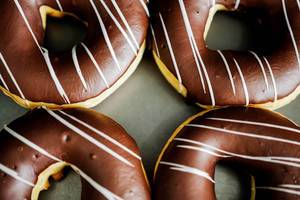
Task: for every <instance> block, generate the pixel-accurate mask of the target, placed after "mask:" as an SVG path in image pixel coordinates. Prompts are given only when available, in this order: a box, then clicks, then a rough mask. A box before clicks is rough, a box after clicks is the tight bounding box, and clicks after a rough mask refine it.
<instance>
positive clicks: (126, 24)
mask: <svg viewBox="0 0 300 200" xmlns="http://www.w3.org/2000/svg"><path fill="white" fill-rule="evenodd" d="M111 2H112V4H113V6H114V7H115V9H116V10H117V13H118V14H119V16H120V18H121V20H122V22H123V23H124V24H125V27H126V28H127V30H128V32H129V34H130V36H131V38H132V39H133V41H134V44H135V45H136V48H137V49H139V48H140V45H139V43H138V41H137V40H136V38H135V36H134V34H133V32H132V29H131V27H130V26H129V24H128V22H127V20H126V18H125V16H124V14H123V12H122V11H121V9H120V7H119V6H118V4H117V2H116V1H115V0H111Z"/></svg>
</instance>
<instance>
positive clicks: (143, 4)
mask: <svg viewBox="0 0 300 200" xmlns="http://www.w3.org/2000/svg"><path fill="white" fill-rule="evenodd" d="M139 1H140V3H141V4H142V6H143V8H144V10H145V12H146V14H147V16H148V17H150V13H149V9H148V6H147V4H146V3H145V2H144V0H139Z"/></svg>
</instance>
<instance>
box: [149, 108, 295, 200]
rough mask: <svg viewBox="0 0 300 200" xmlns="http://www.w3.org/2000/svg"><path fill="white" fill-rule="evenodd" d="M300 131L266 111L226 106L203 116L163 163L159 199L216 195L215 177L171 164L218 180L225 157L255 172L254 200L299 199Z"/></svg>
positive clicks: (157, 187)
mask: <svg viewBox="0 0 300 200" xmlns="http://www.w3.org/2000/svg"><path fill="white" fill-rule="evenodd" d="M226 119H227V121H226ZM228 119H234V120H239V122H237V121H235V122H234V121H228ZM258 123H264V124H258ZM192 124H194V125H200V126H202V127H199V126H198V127H195V126H193V125H192ZM279 126H280V127H279ZM212 128H213V129H212ZM214 128H217V129H214ZM288 129H290V130H288ZM232 131H233V132H232ZM230 132H231V133H230ZM299 133H300V128H299V126H297V125H295V124H294V123H292V122H291V121H289V120H288V119H286V118H284V117H283V116H281V115H279V114H277V113H273V112H271V111H267V110H260V109H255V108H230V109H228V108H226V109H221V110H215V111H210V112H208V113H206V114H204V115H202V116H198V117H196V118H195V119H193V120H192V121H190V122H189V123H188V125H186V126H184V127H183V128H182V129H181V130H180V131H179V133H178V134H177V135H176V137H175V139H173V140H172V142H171V143H170V144H169V145H168V147H167V149H166V151H164V152H163V156H162V158H161V160H159V161H158V162H159V164H158V170H157V171H156V175H155V181H154V182H155V183H154V198H155V199H157V200H158V199H164V200H166V199H186V200H192V199H205V200H214V199H216V196H215V191H214V183H213V180H212V181H211V180H208V179H207V178H204V177H202V176H197V175H195V174H192V173H189V172H191V170H190V169H187V168H185V169H186V171H184V170H181V171H180V169H183V168H181V167H177V169H176V167H174V166H171V165H168V163H173V164H174V163H175V164H181V165H185V166H187V167H193V168H195V169H196V170H201V171H202V173H207V175H208V176H209V177H211V178H212V179H213V177H214V173H215V168H216V165H217V164H218V163H219V162H221V161H222V162H225V163H227V164H229V165H232V166H234V167H235V168H239V169H240V170H242V171H245V172H246V173H249V174H251V175H252V176H254V178H255V185H256V197H255V199H262V200H263V199H273V200H280V199H286V200H292V199H300V196H299V190H298V189H299V183H300V165H299V152H300V143H299V142H300V136H299ZM243 134H244V135H243ZM246 134H248V135H246ZM279 140H281V141H279ZM195 142H196V143H197V142H198V143H199V142H201V143H202V145H200V144H196V143H195ZM289 142H290V143H289ZM293 142H294V144H292V143H293ZM193 148H194V149H193ZM195 148H196V149H195ZM216 154H218V155H216ZM293 159H294V160H293ZM166 162H167V163H166ZM272 162H273V163H272ZM172 167H173V168H172ZM194 172H195V170H194ZM293 187H294V188H293ZM297 188H298V189H297ZM249 190H250V188H249ZM279 190H286V191H279ZM292 192H294V193H295V194H292ZM249 198H250V197H249Z"/></svg>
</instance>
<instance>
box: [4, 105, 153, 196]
mask: <svg viewBox="0 0 300 200" xmlns="http://www.w3.org/2000/svg"><path fill="white" fill-rule="evenodd" d="M65 112H66V113H68V114H69V115H71V116H73V117H76V118H78V119H80V120H82V121H84V122H86V123H88V124H89V125H91V126H93V127H94V128H96V129H98V130H99V131H102V132H103V133H104V134H106V135H107V136H109V137H111V138H113V139H114V140H116V141H118V142H119V143H121V144H122V145H124V146H125V147H127V148H128V149H130V150H131V151H132V152H133V153H135V154H136V155H140V154H139V149H138V147H137V145H136V143H135V141H134V140H133V139H132V138H131V137H130V136H129V135H128V134H127V133H126V132H125V130H124V129H123V128H122V127H121V126H120V125H119V124H117V123H116V122H114V121H113V120H111V119H109V118H108V117H106V116H103V115H101V114H98V113H96V112H93V111H88V110H83V109H76V110H75V109H74V110H65ZM54 113H55V114H57V115H59V116H61V117H62V118H64V119H65V120H67V121H68V122H70V123H71V124H73V125H74V126H76V127H77V128H79V129H81V130H82V131H84V132H85V133H86V134H88V135H89V136H91V137H93V138H94V139H96V140H97V141H98V142H100V143H102V144H103V145H105V146H107V147H108V148H110V149H111V150H112V151H114V152H115V153H116V154H118V155H120V156H122V157H123V158H125V159H126V160H127V161H129V162H130V163H131V164H132V166H129V165H128V164H126V163H124V162H122V161H120V160H118V159H116V158H115V157H114V156H112V155H111V154H109V153H107V152H105V151H103V150H102V149H100V148H98V147H97V146H96V145H94V144H92V143H91V142H89V141H88V140H86V139H85V138H83V137H81V136H80V135H78V134H77V133H76V132H74V131H72V130H71V129H70V128H68V127H66V126H65V125H63V124H62V123H61V122H59V121H58V120H56V119H55V118H54V117H52V116H51V115H50V114H49V113H47V111H45V110H34V111H32V112H29V113H27V114H26V115H25V116H23V117H21V118H19V119H17V120H15V121H14V122H12V123H11V124H9V125H8V126H7V127H8V128H10V129H12V130H13V131H15V132H17V133H18V134H20V135H21V136H23V137H25V138H27V139H28V140H30V141H31V142H33V143H34V144H36V145H38V146H39V147H41V148H43V149H45V150H46V151H47V152H48V153H50V154H51V155H53V156H55V157H57V158H59V159H62V160H63V161H66V162H68V163H71V164H74V165H76V166H77V167H78V168H79V169H81V170H82V171H83V172H84V173H86V174H87V175H88V176H90V177H91V178H92V179H93V180H95V181H96V182H97V183H98V184H100V185H101V186H103V187H104V188H106V189H107V190H108V191H110V192H112V193H114V194H115V195H118V196H119V197H121V198H123V199H150V194H149V188H148V185H147V183H146V180H145V176H144V173H143V170H142V163H141V160H140V159H138V158H136V157H134V156H132V155H131V154H129V153H128V152H126V151H124V149H122V148H120V147H118V146H116V145H115V144H113V143H112V142H110V141H108V140H107V139H104V138H103V137H100V136H99V135H97V134H96V132H94V131H91V130H90V129H88V128H86V127H84V126H83V125H81V124H79V123H77V122H76V121H74V120H72V119H71V118H69V117H67V116H66V115H63V114H62V113H61V112H60V111H56V112H54ZM6 130H7V129H4V130H3V131H2V132H1V133H0V135H1V138H0V151H1V152H2V154H1V157H0V163H1V164H2V165H4V166H6V167H8V168H10V169H12V170H15V171H16V172H17V173H18V174H19V176H20V177H22V178H23V179H25V180H27V181H29V182H31V183H33V184H35V183H36V181H37V177H38V175H39V174H40V173H41V172H42V171H44V170H45V169H46V168H48V167H49V166H50V165H52V164H54V163H56V161H54V160H52V159H50V158H49V157H46V156H45V155H43V154H41V153H39V152H38V151H37V150H35V149H33V148H31V147H30V146H28V145H26V144H24V143H22V142H21V141H20V140H18V139H16V138H15V137H12V135H11V134H9V132H7V131H6ZM0 171H1V170H0ZM0 175H1V176H0V199H2V200H11V199H14V200H24V199H31V198H30V196H31V192H32V187H30V186H28V185H26V184H24V183H22V182H20V181H18V180H16V179H14V178H12V177H11V176H9V175H7V174H5V173H1V174H0ZM82 181H83V189H82V199H107V198H105V197H104V196H103V195H102V194H101V193H100V192H98V191H97V190H96V189H94V187H92V186H91V185H90V184H89V183H87V182H86V181H85V179H84V178H82Z"/></svg>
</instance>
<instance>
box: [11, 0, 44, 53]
mask: <svg viewBox="0 0 300 200" xmlns="http://www.w3.org/2000/svg"><path fill="white" fill-rule="evenodd" d="M14 2H15V4H16V6H17V8H18V10H19V12H20V14H21V16H22V18H23V20H24V22H25V24H26V26H27V28H28V30H29V32H30V34H31V36H32V38H33V40H34V42H35V43H36V45H37V46H38V48H39V50H40V51H41V53H42V54H43V53H44V52H43V50H42V49H41V46H40V44H39V42H38V40H37V39H36V36H35V35H34V33H33V31H32V28H31V27H30V25H29V22H28V20H27V18H26V16H25V13H24V11H23V9H22V7H21V5H20V3H19V1H18V0H14Z"/></svg>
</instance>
